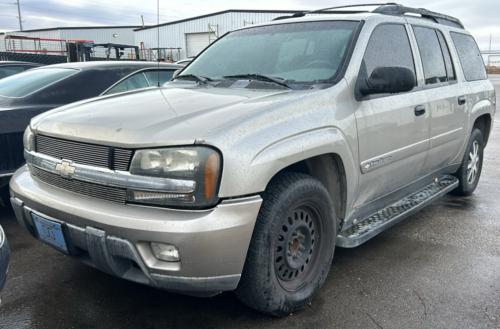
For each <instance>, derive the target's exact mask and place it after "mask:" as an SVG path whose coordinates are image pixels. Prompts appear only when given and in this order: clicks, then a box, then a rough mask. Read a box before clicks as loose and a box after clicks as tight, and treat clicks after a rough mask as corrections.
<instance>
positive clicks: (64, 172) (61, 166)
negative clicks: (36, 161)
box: [56, 160, 76, 178]
mask: <svg viewBox="0 0 500 329" xmlns="http://www.w3.org/2000/svg"><path fill="white" fill-rule="evenodd" d="M75 169H76V167H73V166H71V162H69V161H64V160H63V161H62V162H61V163H58V164H57V165H56V170H57V171H58V172H59V173H60V174H61V177H64V178H71V175H73V174H74V173H75Z"/></svg>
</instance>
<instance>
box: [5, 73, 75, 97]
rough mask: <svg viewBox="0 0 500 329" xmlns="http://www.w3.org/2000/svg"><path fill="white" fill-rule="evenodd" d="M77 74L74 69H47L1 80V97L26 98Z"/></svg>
mask: <svg viewBox="0 0 500 329" xmlns="http://www.w3.org/2000/svg"><path fill="white" fill-rule="evenodd" d="M77 72H78V70H74V69H61V68H50V69H49V68H47V69H38V70H31V71H27V72H24V73H19V74H16V75H13V76H10V77H8V78H5V79H2V80H0V96H4V97H24V96H27V95H29V94H31V93H33V92H35V91H37V90H40V89H42V88H45V87H47V86H48V85H51V84H53V83H54V82H57V81H59V80H61V79H64V78H67V77H68V76H70V75H72V74H75V73H77Z"/></svg>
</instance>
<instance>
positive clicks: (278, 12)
mask: <svg viewBox="0 0 500 329" xmlns="http://www.w3.org/2000/svg"><path fill="white" fill-rule="evenodd" d="M304 11H306V10H252V9H228V10H223V11H218V12H215V13H210V14H206V15H201V16H195V17H190V18H184V19H180V20H177V21H171V22H167V23H162V24H157V25H150V26H146V27H140V28H138V29H135V30H134V31H142V30H149V29H153V28H156V27H160V26H167V25H173V24H178V23H183V22H189V21H193V20H196V19H201V18H206V17H210V16H216V15H221V14H226V13H270V14H294V13H301V12H304Z"/></svg>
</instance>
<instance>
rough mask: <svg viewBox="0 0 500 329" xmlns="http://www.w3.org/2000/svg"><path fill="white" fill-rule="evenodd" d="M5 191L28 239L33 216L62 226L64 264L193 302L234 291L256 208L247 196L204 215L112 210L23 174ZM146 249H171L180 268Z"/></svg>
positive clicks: (128, 207) (125, 208)
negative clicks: (69, 260)
mask: <svg viewBox="0 0 500 329" xmlns="http://www.w3.org/2000/svg"><path fill="white" fill-rule="evenodd" d="M10 189H11V203H12V206H13V208H14V212H15V214H16V217H17V219H18V221H19V222H20V224H21V225H22V226H23V227H24V228H25V229H26V230H27V231H29V232H30V233H31V234H32V235H33V236H34V237H37V233H36V230H35V226H34V223H33V220H32V218H31V213H35V214H37V215H39V216H41V217H44V218H46V219H49V220H50V219H53V220H57V221H61V222H62V225H63V232H64V235H65V239H66V243H67V245H68V250H69V251H68V254H69V256H71V257H74V258H76V259H78V260H80V261H82V262H84V263H86V264H88V265H91V266H93V267H95V268H98V269H100V270H102V271H104V272H106V273H109V274H112V275H116V276H118V277H121V278H124V279H128V280H131V281H135V282H139V283H142V284H147V285H150V286H154V287H157V288H161V289H165V290H168V291H175V292H181V293H187V294H195V295H214V294H216V293H218V292H221V291H229V290H234V289H235V288H236V286H237V285H238V282H239V279H240V276H241V272H242V270H243V264H244V262H245V258H246V254H247V251H248V246H249V244H250V239H251V236H252V232H253V228H254V225H255V220H256V218H257V214H258V212H259V209H260V205H261V203H262V199H261V198H260V196H253V197H248V198H241V199H234V200H227V201H224V202H222V203H221V204H219V205H218V206H216V207H215V208H213V209H209V210H202V211H185V210H172V209H164V208H153V207H142V206H133V205H122V204H115V203H111V202H108V201H103V200H100V199H96V198H91V197H87V196H82V195H79V194H75V193H70V192H68V191H64V190H61V189H58V188H55V187H52V186H50V185H47V184H45V183H41V182H38V181H36V180H34V179H33V178H32V176H31V175H30V173H29V171H28V169H27V167H26V166H24V167H22V168H21V169H19V170H18V171H17V172H16V173H15V174H14V176H13V177H12V180H11V182H10ZM149 242H159V243H168V244H172V245H175V246H176V247H177V248H178V249H179V252H180V255H181V261H180V262H163V261H159V260H157V259H156V258H155V257H154V256H153V254H152V252H151V249H150V247H149Z"/></svg>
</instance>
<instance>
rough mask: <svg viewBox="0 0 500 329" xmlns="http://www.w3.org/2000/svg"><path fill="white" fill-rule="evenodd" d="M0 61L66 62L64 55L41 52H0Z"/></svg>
mask: <svg viewBox="0 0 500 329" xmlns="http://www.w3.org/2000/svg"><path fill="white" fill-rule="evenodd" d="M0 61H20V62H29V63H38V64H45V65H50V64H59V63H67V62H68V59H67V57H66V56H61V55H41V54H26V53H13V52H0Z"/></svg>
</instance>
